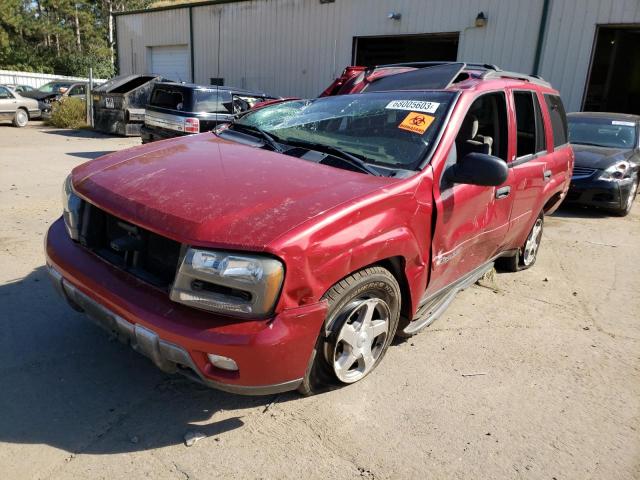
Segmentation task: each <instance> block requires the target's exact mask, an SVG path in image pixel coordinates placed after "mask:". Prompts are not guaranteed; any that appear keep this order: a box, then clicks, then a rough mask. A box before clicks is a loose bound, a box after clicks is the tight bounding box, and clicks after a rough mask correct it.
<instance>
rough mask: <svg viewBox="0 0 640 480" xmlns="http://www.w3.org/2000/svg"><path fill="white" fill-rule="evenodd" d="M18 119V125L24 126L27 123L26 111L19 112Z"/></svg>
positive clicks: (17, 113)
mask: <svg viewBox="0 0 640 480" xmlns="http://www.w3.org/2000/svg"><path fill="white" fill-rule="evenodd" d="M16 118H17V120H18V125H24V124H26V123H27V114H26V113H24V110H18V111H17V112H16Z"/></svg>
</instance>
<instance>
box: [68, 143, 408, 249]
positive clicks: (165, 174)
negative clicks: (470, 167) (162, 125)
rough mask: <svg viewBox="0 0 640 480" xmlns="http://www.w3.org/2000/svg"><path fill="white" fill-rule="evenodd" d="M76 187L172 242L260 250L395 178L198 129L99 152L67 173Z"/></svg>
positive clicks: (130, 220) (106, 207)
mask: <svg viewBox="0 0 640 480" xmlns="http://www.w3.org/2000/svg"><path fill="white" fill-rule="evenodd" d="M72 175H73V176H72V178H73V185H74V188H75V190H76V192H77V193H78V194H79V195H80V196H81V197H83V198H85V199H86V200H88V201H89V202H90V203H92V204H94V205H96V206H98V207H100V208H102V209H104V210H106V211H108V212H110V213H111V214H113V215H115V216H117V217H119V218H122V219H124V220H127V221H129V222H131V223H134V224H136V225H139V226H141V227H143V228H146V229H148V230H151V231H153V232H155V233H158V234H160V235H163V236H166V237H169V238H172V239H174V240H176V241H179V242H182V243H187V244H192V245H201V246H212V247H219V248H220V247H222V248H224V247H227V248H240V249H257V250H263V249H265V248H266V247H267V245H268V244H269V243H270V242H271V241H273V240H275V239H277V238H279V237H280V236H282V235H283V234H285V233H286V232H288V231H289V230H291V229H292V228H294V227H296V226H297V225H300V224H301V223H303V222H305V221H308V220H310V219H312V218H314V217H318V216H320V215H322V213H323V212H326V211H327V210H329V209H331V208H332V207H335V206H337V205H340V204H342V203H344V202H348V201H350V200H353V199H355V198H358V197H361V196H363V195H366V194H368V193H370V192H373V191H375V190H378V189H380V188H383V187H384V186H386V185H389V184H391V183H395V182H396V181H397V180H394V179H391V178H386V177H375V176H372V175H366V174H361V173H356V172H350V171H347V170H341V169H337V168H334V167H329V166H326V165H319V164H315V163H313V162H310V161H306V160H301V159H298V158H294V157H291V156H287V155H283V154H279V153H275V152H271V151H266V150H262V149H260V148H256V147H251V146H245V145H240V144H238V143H234V142H231V141H227V140H223V139H220V138H218V137H216V136H214V134H212V133H204V134H200V135H194V136H190V137H186V138H185V137H183V138H179V139H173V140H168V141H163V142H158V143H152V144H148V145H144V146H140V147H134V148H132V149H129V150H124V151H120V152H115V153H112V154H108V155H105V156H103V157H100V158H99V159H96V160H93V161H91V162H88V163H85V164H83V165H80V166H79V167H76V168H75V169H74V170H73V172H72Z"/></svg>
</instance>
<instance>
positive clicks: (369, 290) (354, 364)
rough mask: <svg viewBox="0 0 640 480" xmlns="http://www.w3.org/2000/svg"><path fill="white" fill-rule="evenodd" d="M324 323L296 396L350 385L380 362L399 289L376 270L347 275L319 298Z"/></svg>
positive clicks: (396, 311) (393, 325) (396, 316)
mask: <svg viewBox="0 0 640 480" xmlns="http://www.w3.org/2000/svg"><path fill="white" fill-rule="evenodd" d="M323 298H325V299H326V300H327V301H328V302H329V308H328V311H327V318H326V320H325V324H324V327H323V329H322V331H321V332H320V335H319V338H318V341H317V342H316V346H315V348H314V351H313V354H312V358H311V360H310V363H309V366H308V368H307V373H306V375H305V378H304V380H303V382H302V384H301V385H300V387H299V389H298V390H299V391H300V392H301V393H302V394H304V395H311V394H314V393H318V392H322V391H325V390H328V389H330V388H335V387H339V386H342V385H345V384H350V383H355V382H357V381H359V380H362V379H363V378H364V377H366V376H367V375H368V374H369V373H371V372H372V371H373V370H374V369H375V368H376V367H377V366H378V365H379V363H380V361H381V360H382V358H383V357H384V354H385V353H386V351H387V349H388V348H389V344H390V343H391V340H392V339H393V336H394V335H395V332H396V328H397V326H398V319H399V317H400V298H401V296H400V287H399V285H398V282H397V281H396V279H395V278H394V276H393V275H392V274H391V273H390V272H389V271H388V270H386V269H384V268H382V267H370V268H365V269H364V270H360V271H359V272H356V273H354V274H353V275H350V276H348V277H347V278H345V279H344V280H341V281H340V282H338V283H337V284H336V285H334V286H333V287H332V288H331V289H330V290H329V291H328V292H327V293H326V294H325V296H324V297H323Z"/></svg>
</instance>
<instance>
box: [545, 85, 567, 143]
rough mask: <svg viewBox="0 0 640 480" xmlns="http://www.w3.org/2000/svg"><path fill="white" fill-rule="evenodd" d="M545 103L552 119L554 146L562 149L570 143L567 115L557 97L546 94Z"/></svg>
mask: <svg viewBox="0 0 640 480" xmlns="http://www.w3.org/2000/svg"><path fill="white" fill-rule="evenodd" d="M544 101H545V103H546V104H547V109H548V110H549V118H550V119H551V130H552V131H553V146H554V147H560V146H562V145H565V144H566V143H568V142H569V135H568V127H567V114H566V112H565V110H564V105H563V104H562V100H561V99H560V97H559V96H557V95H551V94H548V93H546V94H545V95H544Z"/></svg>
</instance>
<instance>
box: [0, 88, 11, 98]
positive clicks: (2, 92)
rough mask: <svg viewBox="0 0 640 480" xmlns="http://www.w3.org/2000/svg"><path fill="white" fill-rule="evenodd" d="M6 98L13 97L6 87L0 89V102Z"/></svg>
mask: <svg viewBox="0 0 640 480" xmlns="http://www.w3.org/2000/svg"><path fill="white" fill-rule="evenodd" d="M8 98H13V95H12V94H11V92H10V91H9V89H8V88H6V87H0V100H6V99H8Z"/></svg>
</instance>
